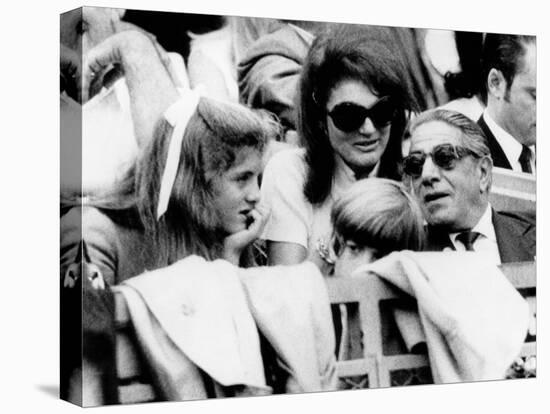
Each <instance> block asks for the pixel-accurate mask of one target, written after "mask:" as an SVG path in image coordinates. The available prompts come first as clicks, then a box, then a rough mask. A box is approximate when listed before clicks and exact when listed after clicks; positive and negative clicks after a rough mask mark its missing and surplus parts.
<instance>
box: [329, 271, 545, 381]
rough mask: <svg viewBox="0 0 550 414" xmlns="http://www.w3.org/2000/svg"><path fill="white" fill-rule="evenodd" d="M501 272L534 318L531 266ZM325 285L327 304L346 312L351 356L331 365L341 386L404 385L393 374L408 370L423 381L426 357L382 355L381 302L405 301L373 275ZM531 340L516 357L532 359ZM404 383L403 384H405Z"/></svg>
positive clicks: (532, 337) (533, 337)
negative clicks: (333, 366) (343, 307)
mask: <svg viewBox="0 0 550 414" xmlns="http://www.w3.org/2000/svg"><path fill="white" fill-rule="evenodd" d="M501 270H502V271H503V273H504V274H505V275H506V277H507V278H508V279H509V280H510V282H511V283H512V284H513V285H514V287H515V288H516V289H518V291H519V292H520V293H521V294H522V296H523V297H524V298H525V299H526V300H527V302H528V303H529V307H530V310H531V314H532V317H533V318H536V271H535V263H534V262H521V263H508V264H503V265H502V266H501ZM327 284H328V291H329V297H330V300H331V303H332V304H333V305H337V304H345V305H346V307H347V308H348V309H350V308H351V311H348V315H347V317H348V326H349V329H348V331H349V337H350V339H349V342H350V348H351V349H352V352H351V354H352V358H351V359H349V360H341V361H338V367H337V370H338V376H339V378H340V380H341V384H342V387H343V388H366V387H368V388H378V387H390V386H392V385H404V384H403V383H402V382H403V380H398V378H399V375H397V376H396V375H395V374H402V373H403V372H404V371H411V372H412V373H411V374H410V375H411V376H412V377H415V376H416V380H417V381H423V380H425V378H422V374H421V371H420V370H422V369H428V370H429V361H428V357H427V355H426V354H412V353H407V352H406V351H404V352H402V353H399V354H395V353H388V352H387V351H386V347H385V343H384V342H385V341H386V340H387V339H388V335H387V334H386V333H385V329H387V325H388V322H387V321H388V317H387V315H384V309H387V307H386V306H384V304H385V303H386V304H390V303H393V304H395V303H399V301H407V302H410V300H411V299H410V298H409V297H408V296H407V295H404V294H403V293H402V292H401V291H399V290H398V289H397V288H395V287H393V286H391V285H390V284H389V283H387V282H385V281H384V280H382V279H380V278H378V277H366V278H333V279H327ZM535 341H536V334H535V335H528V336H527V341H526V343H525V344H524V346H523V349H522V352H521V356H525V357H527V356H533V355H536V342H535ZM357 350H360V352H358V351H357ZM428 376H429V377H431V375H430V374H428ZM424 377H425V376H424ZM396 378H397V379H396ZM419 378H420V379H419ZM400 381H401V382H400ZM407 381H408V382H407ZM407 381H405V383H411V381H410V380H407ZM417 383H418V382H417Z"/></svg>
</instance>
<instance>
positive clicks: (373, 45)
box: [297, 25, 417, 204]
mask: <svg viewBox="0 0 550 414" xmlns="http://www.w3.org/2000/svg"><path fill="white" fill-rule="evenodd" d="M393 47H395V46H393V44H392V42H391V41H390V40H389V38H388V37H384V36H383V35H382V34H381V32H379V31H376V30H369V28H368V27H365V26H359V25H339V26H332V27H331V28H330V29H329V30H327V31H326V32H324V33H320V34H319V35H318V36H317V38H316V39H315V40H314V42H313V44H312V46H311V48H310V50H309V53H308V55H307V58H306V61H305V64H304V67H303V71H302V75H301V78H300V86H299V96H298V99H299V102H298V105H297V107H298V132H299V134H300V137H301V140H302V145H303V146H304V147H305V149H306V163H307V166H308V169H307V177H306V182H305V185H304V195H305V196H306V198H307V199H308V200H309V202H311V203H312V204H319V203H322V202H323V201H324V200H325V199H326V198H327V197H328V195H329V194H330V192H331V189H332V178H333V175H334V169H335V159H334V150H333V148H332V146H331V144H330V141H329V137H328V133H327V125H326V118H327V113H326V104H327V100H328V98H329V96H330V92H331V91H332V89H333V88H334V87H335V86H336V85H337V84H338V82H340V81H342V80H348V79H349V80H358V81H360V82H363V83H364V84H365V85H366V86H367V87H368V88H369V89H370V90H371V91H372V92H373V93H374V94H376V95H378V96H390V97H391V99H392V100H393V102H395V104H396V105H398V108H399V109H398V110H397V111H396V113H395V115H394V118H393V121H392V123H391V129H390V138H389V142H388V145H387V147H386V150H385V151H384V153H383V154H382V158H381V160H380V168H379V172H378V175H379V176H380V177H386V178H392V179H396V180H399V179H400V178H401V172H400V164H401V160H402V149H401V145H402V139H403V135H404V132H405V129H406V125H407V121H408V114H410V112H411V111H416V110H417V103H416V101H415V99H414V95H413V93H412V87H411V84H410V80H409V78H408V76H407V73H406V69H405V65H404V62H402V61H401V60H400V59H399V58H398V56H399V54H398V53H394V51H393V50H392V48H393Z"/></svg>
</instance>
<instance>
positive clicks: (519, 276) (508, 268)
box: [500, 262, 537, 289]
mask: <svg viewBox="0 0 550 414" xmlns="http://www.w3.org/2000/svg"><path fill="white" fill-rule="evenodd" d="M500 270H502V273H504V275H505V276H506V277H507V278H508V280H510V282H511V283H512V284H513V285H514V287H515V288H516V289H525V288H530V287H535V286H536V283H537V267H536V263H535V262H515V263H504V264H502V265H500Z"/></svg>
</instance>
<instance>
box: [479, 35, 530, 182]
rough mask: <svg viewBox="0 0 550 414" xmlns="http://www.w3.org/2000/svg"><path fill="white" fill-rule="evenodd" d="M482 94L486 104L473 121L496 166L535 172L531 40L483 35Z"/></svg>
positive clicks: (518, 36) (527, 37) (516, 36)
mask: <svg viewBox="0 0 550 414" xmlns="http://www.w3.org/2000/svg"><path fill="white" fill-rule="evenodd" d="M481 64H482V70H481V76H482V85H481V92H482V98H483V99H484V103H485V104H486V105H487V107H486V109H485V111H484V112H483V115H482V116H481V118H480V119H479V121H478V124H479V125H480V126H481V129H482V130H483V132H484V133H485V136H486V137H487V141H488V142H487V143H488V145H489V149H490V151H491V156H492V158H493V164H494V166H495V167H501V168H507V169H511V170H514V171H520V172H526V173H530V174H534V173H535V138H536V104H537V84H536V75H537V72H536V70H537V68H536V40H535V37H534V36H522V35H505V34H487V36H486V37H485V42H484V46H483V53H482V62H481Z"/></svg>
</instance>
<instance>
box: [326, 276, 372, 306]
mask: <svg viewBox="0 0 550 414" xmlns="http://www.w3.org/2000/svg"><path fill="white" fill-rule="evenodd" d="M325 280H326V282H327V287H328V295H329V299H330V302H331V303H333V304H338V303H351V302H359V301H360V300H361V299H364V292H365V290H364V289H366V288H367V286H368V281H367V280H365V278H338V277H330V278H326V279H325Z"/></svg>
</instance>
